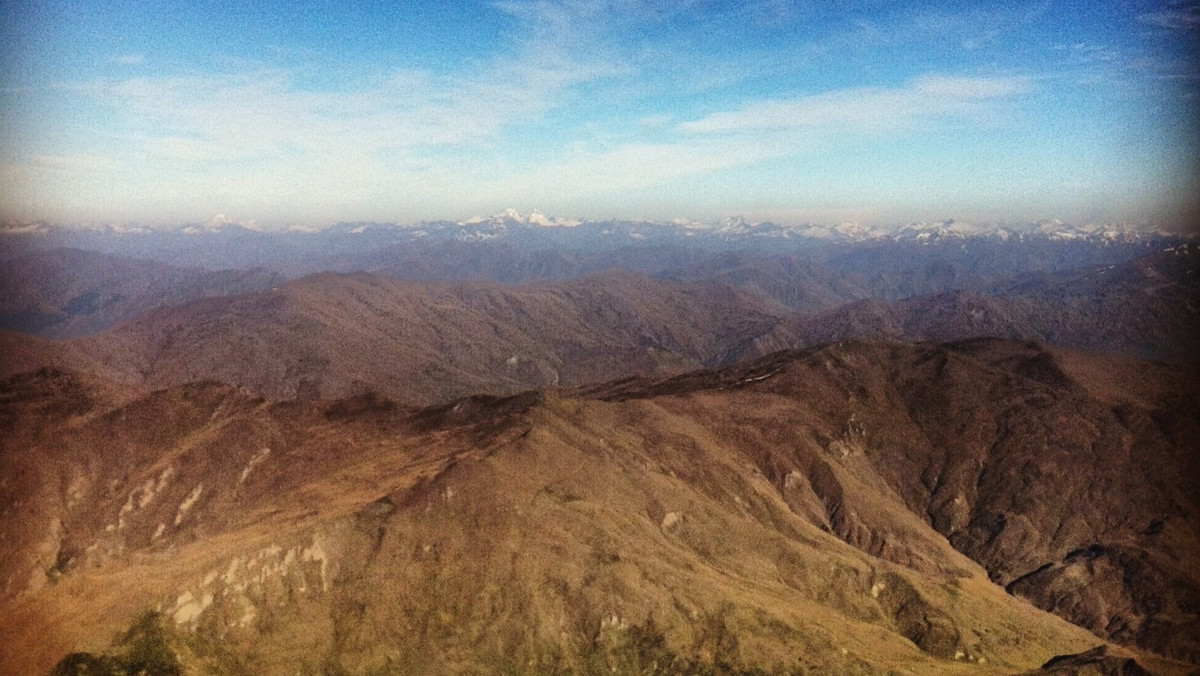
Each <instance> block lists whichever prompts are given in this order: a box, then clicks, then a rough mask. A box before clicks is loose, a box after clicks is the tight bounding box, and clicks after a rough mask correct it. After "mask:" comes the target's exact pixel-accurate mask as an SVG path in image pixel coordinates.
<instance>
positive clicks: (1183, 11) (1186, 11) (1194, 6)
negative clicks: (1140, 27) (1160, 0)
mask: <svg viewBox="0 0 1200 676" xmlns="http://www.w3.org/2000/svg"><path fill="white" fill-rule="evenodd" d="M1137 19H1138V21H1141V22H1142V23H1145V24H1149V25H1151V26H1158V27H1159V28H1167V29H1170V30H1196V29H1198V28H1200V3H1196V2H1176V3H1171V4H1170V5H1169V6H1168V7H1166V8H1164V9H1161V10H1159V11H1157V12H1146V13H1143V14H1139V15H1138V16H1137Z"/></svg>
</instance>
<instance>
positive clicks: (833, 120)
mask: <svg viewBox="0 0 1200 676" xmlns="http://www.w3.org/2000/svg"><path fill="white" fill-rule="evenodd" d="M1031 88H1032V84H1031V81H1030V80H1029V78H1026V77H1007V78H969V77H947V76H939V75H930V76H925V77H920V78H917V79H915V80H913V81H912V82H910V83H909V84H908V85H906V86H904V87H900V88H892V89H887V88H878V87H870V88H856V89H847V90H840V91H834V92H826V93H822V94H816V95H813V96H805V97H800V98H793V99H785V100H773V101H757V102H753V103H750V104H747V105H745V106H743V107H742V108H740V109H738V110H733V111H722V112H717V113H712V114H710V115H707V116H705V117H703V118H701V119H699V120H694V121H691V122H684V123H683V124H681V125H680V130H681V131H684V132H686V133H691V134H712V133H722V132H735V131H745V130H755V129H798V128H822V127H824V128H829V129H830V130H831V131H848V130H858V131H865V130H884V129H896V128H900V127H908V126H912V125H914V124H918V123H921V122H923V121H927V120H931V119H935V118H939V117H944V116H946V115H950V114H959V115H965V114H969V113H971V112H973V111H976V110H978V106H977V103H978V102H980V101H983V100H986V99H1000V98H1008V97H1012V96H1015V95H1018V94H1023V93H1026V92H1028V91H1030V90H1031Z"/></svg>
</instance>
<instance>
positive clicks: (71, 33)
mask: <svg viewBox="0 0 1200 676" xmlns="http://www.w3.org/2000/svg"><path fill="white" fill-rule="evenodd" d="M8 14H9V17H8V18H9V20H8V21H5V22H3V28H2V29H0V30H2V31H3V40H4V47H3V62H2V64H3V72H4V76H3V83H2V84H3V91H4V96H3V98H2V99H0V115H2V117H0V125H2V126H0V133H2V134H3V136H2V138H3V147H2V149H0V153H2V155H0V172H2V174H0V175H2V176H3V178H4V187H3V189H2V190H0V220H15V221H31V220H48V221H53V222H145V223H172V222H174V223H182V222H204V221H207V220H208V219H210V218H212V217H213V215H214V214H224V215H227V218H228V219H229V220H230V221H234V222H250V221H253V222H257V223H259V224H262V225H264V226H266V227H282V226H285V225H289V224H298V225H304V226H322V225H328V224H331V223H334V222H338V221H380V222H402V223H404V222H417V221H421V220H438V219H449V220H465V219H468V218H471V217H472V216H487V215H489V214H493V213H497V212H499V211H501V210H502V209H505V208H508V207H514V206H515V207H516V208H518V209H520V210H522V211H523V212H525V211H529V210H532V209H539V210H541V211H542V212H543V213H545V214H547V215H561V216H565V217H573V218H590V219H603V218H618V219H637V218H646V219H658V220H670V219H673V218H680V217H682V218H687V219H694V220H698V221H715V220H719V219H720V218H722V217H726V216H731V215H734V214H741V215H743V216H745V217H746V218H747V219H750V220H770V221H774V222H778V223H784V224H795V223H801V222H806V221H812V222H818V223H837V222H841V221H857V222H863V223H868V224H872V225H880V224H889V223H903V222H910V221H935V220H941V219H945V218H955V219H959V220H967V221H978V222H993V221H1009V222H1015V221H1032V220H1038V219H1055V218H1057V219H1061V220H1064V221H1067V222H1075V223H1089V222H1104V223H1113V222H1138V223H1146V224H1150V225H1161V226H1167V227H1175V228H1185V227H1188V226H1190V225H1191V219H1193V218H1194V217H1195V213H1196V198H1195V194H1197V193H1200V190H1197V184H1198V182H1197V171H1196V170H1197V167H1196V163H1195V161H1194V159H1193V158H1194V157H1195V155H1196V153H1197V150H1198V148H1197V143H1196V134H1195V127H1194V123H1193V119H1194V117H1195V101H1196V84H1197V64H1196V62H1195V59H1194V56H1195V53H1194V49H1195V46H1196V31H1197V26H1198V25H1200V12H1198V10H1197V5H1196V4H1195V3H1194V2H1165V1H1164V2H1150V1H1142V0H1128V1H1126V0H1120V1H1118V0H1110V1H1106V2H1100V3H1095V4H1091V5H1088V6H1087V7H1086V8H1082V7H1080V6H1079V5H1077V4H1075V3H1063V2H1049V1H1047V2H1018V3H1011V4H1008V5H1006V6H1005V7H1002V8H981V7H979V6H977V5H976V4H975V3H965V2H964V3H945V2H939V3H905V4H903V5H901V6H896V5H894V3H884V2H875V1H873V0H862V1H860V2H855V3H852V4H850V5H845V4H842V5H839V7H838V8H837V9H836V10H831V9H824V8H822V7H819V6H816V5H811V4H808V3H801V2H787V1H786V0H762V1H760V2H751V3H743V4H740V5H738V6H737V7H736V8H729V7H727V6H725V5H723V4H722V3H709V2H692V3H684V4H682V5H681V4H679V3H665V2H653V1H649V0H648V1H644V2H638V1H633V0H628V1H623V0H578V1H576V2H566V3H549V2H540V1H536V0H534V1H528V2H526V1H520V0H514V1H510V2H486V3H478V2H472V3H459V4H454V5H446V6H442V5H436V6H413V7H392V6H390V5H388V4H378V5H370V6H364V7H359V6H355V7H340V6H338V7H333V6H327V5H323V4H320V3H289V4H273V5H271V6H268V7H264V6H260V5H258V4H256V3H245V4H241V3H238V4H234V5H232V6H230V5H229V4H228V3H225V4H220V5H217V4H213V3H206V2H200V3H187V4H184V3H177V2H170V1H167V2H158V3H153V4H151V5H149V6H145V5H143V4H139V3H115V4H106V5H104V6H95V7H82V8H81V7H75V6H72V5H70V4H69V3H64V2H52V1H40V2H32V3H26V4H25V5H23V6H21V7H10V8H9V9H8Z"/></svg>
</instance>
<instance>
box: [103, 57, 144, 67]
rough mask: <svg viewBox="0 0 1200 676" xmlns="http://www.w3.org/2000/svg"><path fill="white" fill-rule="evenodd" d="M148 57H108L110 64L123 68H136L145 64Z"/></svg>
mask: <svg viewBox="0 0 1200 676" xmlns="http://www.w3.org/2000/svg"><path fill="white" fill-rule="evenodd" d="M145 61H146V56H145V55H144V54H114V55H113V56H110V57H108V62H109V63H116V64H120V65H123V66H136V65H139V64H142V63H145Z"/></svg>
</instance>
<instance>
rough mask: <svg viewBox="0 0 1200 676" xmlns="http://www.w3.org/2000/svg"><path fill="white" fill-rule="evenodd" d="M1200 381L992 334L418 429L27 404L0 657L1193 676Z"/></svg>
mask: <svg viewBox="0 0 1200 676" xmlns="http://www.w3.org/2000/svg"><path fill="white" fill-rule="evenodd" d="M1195 382H1197V381H1196V380H1195V379H1194V378H1192V377H1191V374H1189V373H1186V372H1183V371H1180V370H1179V369H1171V368H1167V367H1164V366H1158V365H1154V364H1151V363H1147V362H1141V361H1137V360H1134V359H1127V358H1116V357H1106V356H1098V355H1088V354H1082V353H1075V352H1068V351H1064V350H1061V349H1056V348H1049V347H1046V346H1044V345H1040V344H1035V343H1024V342H1011V341H1004V340H976V341H969V342H965V343H955V344H948V345H936V344H929V343H926V344H917V345H913V344H905V343H892V342H855V343H847V344H842V345H830V346H826V347H822V348H819V349H813V350H806V351H793V352H781V353H775V354H772V355H768V356H766V357H763V358H761V359H759V360H757V361H750V362H746V363H743V364H739V365H735V366H730V367H725V368H722V369H717V370H705V371H694V372H690V373H687V374H683V375H680V376H676V377H669V378H663V377H656V378H633V379H625V380H622V381H617V382H613V383H609V384H605V385H593V386H588V387H586V388H582V389H577V390H572V391H564V392H560V393H558V394H541V393H537V392H529V393H523V394H519V395H516V396H512V397H508V398H494V397H481V396H477V397H470V398H466V399H461V400H457V401H454V402H451V403H448V404H443V405H439V406H435V407H433V408H424V409H417V408H407V407H405V406H402V405H400V404H397V403H393V402H391V401H388V400H386V399H383V398H380V397H378V396H372V395H362V396H359V397H356V398H351V399H342V400H336V401H307V402H306V401H291V402H277V401H272V400H270V399H264V398H261V397H258V396H255V395H253V394H251V393H249V392H247V391H245V390H242V389H238V388H234V387H230V386H227V385H221V384H217V383H193V384H189V385H181V386H174V387H170V388H167V389H162V390H156V391H149V390H146V389H140V388H131V387H129V386H125V385H117V384H113V383H110V382H108V381H105V380H102V379H99V378H96V377H94V376H88V375H84V374H79V373H73V372H66V371H53V370H44V371H42V372H38V373H29V374H24V375H21V376H15V377H12V378H10V379H8V380H7V381H5V383H4V385H3V390H2V395H3V399H2V401H0V404H2V405H0V415H3V421H4V425H5V427H6V429H7V430H9V433H8V434H6V435H5V436H4V438H3V441H2V444H3V446H2V449H3V455H2V456H0V458H2V461H3V477H4V480H3V482H2V483H0V505H2V507H0V508H2V509H3V510H4V511H3V521H2V522H0V523H3V526H2V528H0V537H2V538H3V547H4V549H5V551H6V552H8V554H7V555H6V557H5V558H4V560H3V566H4V567H3V569H2V570H0V579H2V580H3V584H4V587H3V590H4V595H5V599H6V601H5V610H4V612H3V613H2V618H3V619H2V620H0V623H2V626H0V637H3V638H2V639H0V640H3V642H4V646H3V648H0V652H3V653H4V654H5V655H8V656H10V657H9V658H8V659H6V661H5V665H4V669H5V670H6V673H46V672H47V671H49V670H50V669H51V668H53V667H54V666H55V665H56V664H58V665H59V667H60V668H61V669H62V671H61V672H60V673H77V672H76V671H71V669H72V668H78V665H90V667H91V668H93V669H96V668H109V667H113V668H116V667H122V666H124V667H128V666H131V665H133V666H136V665H143V666H145V665H152V666H153V665H158V666H159V667H162V668H163V669H168V668H179V669H182V670H184V671H186V672H188V673H204V672H209V673H296V672H301V673H355V674H358V673H495V672H497V671H498V670H499V671H503V672H507V673H601V672H603V673H611V672H612V671H613V670H616V671H618V672H623V673H888V672H889V671H891V672H894V673H906V672H907V673H997V674H1000V673H1014V672H1019V671H1029V670H1035V669H1038V668H1039V667H1041V666H1042V665H1043V664H1046V663H1047V662H1048V661H1049V660H1051V658H1053V657H1055V656H1059V655H1068V654H1073V653H1085V652H1086V651H1088V650H1090V649H1091V648H1093V647H1094V646H1096V645H1097V644H1099V643H1101V642H1103V641H1104V640H1108V641H1112V642H1114V643H1117V644H1120V645H1123V646H1126V647H1125V648H1114V649H1113V650H1115V651H1116V652H1115V654H1114V653H1112V652H1110V653H1108V654H1107V655H1099V654H1091V656H1090V657H1089V656H1086V655H1085V656H1081V657H1077V658H1070V659H1067V658H1063V659H1060V660H1059V661H1057V662H1053V663H1051V664H1048V665H1047V671H1045V673H1064V672H1063V671H1062V670H1061V669H1060V670H1058V671H1055V670H1054V669H1057V668H1059V667H1062V668H1067V667H1069V666H1070V664H1074V663H1076V662H1077V663H1084V662H1089V661H1090V662H1089V663H1091V664H1093V665H1097V664H1116V665H1117V667H1120V666H1121V665H1123V664H1124V660H1126V659H1128V658H1130V657H1132V658H1134V659H1136V660H1137V663H1138V664H1140V665H1142V666H1144V667H1146V668H1148V669H1150V670H1151V671H1152V672H1154V673H1164V674H1166V673H1186V672H1187V671H1188V670H1189V669H1191V668H1194V666H1193V667H1188V666H1186V664H1187V663H1192V664H1194V663H1195V662H1197V661H1198V659H1200V652H1198V647H1197V643H1196V638H1195V637H1196V636H1197V635H1200V632H1198V631H1197V609H1198V608H1200V592H1198V588H1200V587H1198V585H1200V580H1198V579H1197V573H1196V571H1198V570H1200V566H1198V565H1197V560H1196V559H1197V553H1198V549H1197V537H1198V536H1197V523H1198V518H1197V497H1196V496H1197V495H1200V491H1197V486H1196V483H1195V482H1196V476H1197V475H1196V471H1195V470H1196V457H1195V449H1196V448H1197V444H1196V443H1195V442H1196V439H1197V434H1198V433H1200V414H1198V412H1197V409H1196V403H1195V402H1196V401H1197V398H1196V394H1197V393H1196V390H1195ZM1035 606H1037V607H1035ZM1038 607H1040V608H1043V609H1045V611H1051V612H1053V613H1056V614H1057V615H1054V614H1051V613H1050V612H1045V611H1044V610H1039V609H1038ZM1066 620H1070V621H1071V622H1073V623H1075V624H1071V623H1069V622H1067V621H1066ZM1085 629H1086V630H1085ZM1130 651H1132V652H1130ZM71 653H74V654H73V656H71V657H69V658H67V660H66V661H63V662H60V660H63V658H64V657H65V656H67V655H68V654H71ZM13 656H15V657H13ZM1072 659H1073V660H1075V662H1071V660H1072ZM1105 660H1108V662H1105ZM72 665H75V666H72ZM106 665H107V666H106ZM1056 665H1057V666H1056ZM1117 667H1114V668H1117ZM1114 673H1116V672H1114Z"/></svg>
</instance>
